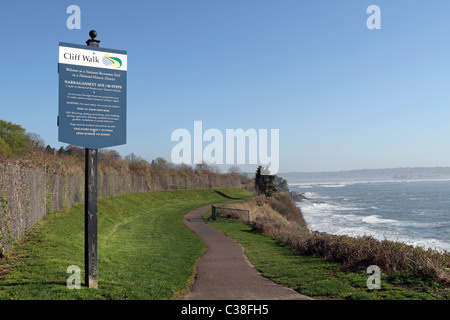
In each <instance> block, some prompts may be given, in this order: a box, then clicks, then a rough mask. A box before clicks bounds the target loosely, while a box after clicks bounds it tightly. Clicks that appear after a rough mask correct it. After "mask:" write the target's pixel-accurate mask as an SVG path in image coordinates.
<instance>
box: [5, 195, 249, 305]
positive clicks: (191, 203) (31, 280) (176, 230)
mask: <svg viewBox="0 0 450 320" xmlns="http://www.w3.org/2000/svg"><path fill="white" fill-rule="evenodd" d="M252 195H253V194H252V193H250V192H248V191H245V190H243V189H237V188H222V189H202V190H174V191H154V192H145V193H137V194H127V195H123V196H116V197H104V198H101V199H99V209H98V210H99V212H98V223H99V225H98V267H99V282H98V284H99V289H97V290H92V289H88V288H87V287H85V286H84V270H83V269H84V205H83V204H79V205H76V206H73V207H72V208H70V209H68V210H66V211H64V212H60V213H52V214H49V215H47V216H46V217H45V218H44V219H43V220H41V221H40V222H39V223H38V224H37V225H35V226H34V227H32V228H31V229H30V230H29V231H28V232H27V234H26V235H25V236H24V237H23V238H22V239H21V240H19V241H18V242H17V243H15V244H14V245H13V246H12V248H11V249H10V250H9V251H8V252H7V257H4V258H2V259H0V300H2V299H3V300H29V299H33V300H60V299H77V300H78V299H85V300H94V299H100V300H105V299H106V300H124V299H130V300H171V299H179V298H181V297H182V296H183V295H184V294H185V293H186V292H187V290H188V288H189V285H190V283H192V276H193V273H194V271H195V265H196V263H197V261H198V260H199V259H200V257H201V256H202V255H203V253H204V252H205V250H206V245H205V243H204V242H203V241H202V240H201V239H200V238H199V237H198V236H197V235H195V234H194V233H193V232H192V231H191V230H189V229H188V228H186V226H185V225H184V224H183V222H182V218H183V216H184V215H185V214H186V212H190V211H192V210H194V209H195V208H198V207H201V206H206V205H208V204H212V203H217V202H223V201H227V200H228V199H229V198H230V197H232V198H243V197H249V196H252ZM72 265H76V266H79V267H80V269H81V288H80V289H79V290H70V289H69V288H68V287H67V280H68V278H69V276H70V274H68V273H67V269H68V267H69V266H72Z"/></svg>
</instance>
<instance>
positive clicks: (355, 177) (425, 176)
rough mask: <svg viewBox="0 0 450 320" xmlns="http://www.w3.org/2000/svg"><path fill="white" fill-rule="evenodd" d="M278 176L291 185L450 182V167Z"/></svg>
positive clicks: (283, 174) (297, 173)
mask: <svg viewBox="0 0 450 320" xmlns="http://www.w3.org/2000/svg"><path fill="white" fill-rule="evenodd" d="M278 176H280V177H282V178H284V179H286V181H287V182H288V184H289V185H295V184H302V183H346V184H350V183H358V182H399V181H439V180H450V167H417V168H388V169H362V170H348V171H336V172H286V173H279V174H278Z"/></svg>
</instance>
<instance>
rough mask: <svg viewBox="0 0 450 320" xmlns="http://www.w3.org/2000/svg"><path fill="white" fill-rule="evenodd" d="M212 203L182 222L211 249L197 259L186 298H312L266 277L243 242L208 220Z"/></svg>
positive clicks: (189, 215)
mask: <svg viewBox="0 0 450 320" xmlns="http://www.w3.org/2000/svg"><path fill="white" fill-rule="evenodd" d="M209 208H210V206H205V207H201V208H198V209H196V210H193V211H191V212H189V213H188V214H187V215H185V216H184V219H183V222H184V224H185V225H186V226H187V227H189V228H190V229H191V230H192V231H193V232H195V233H196V234H197V235H198V236H199V237H200V238H201V239H202V240H203V241H205V243H206V245H207V247H208V249H207V251H206V252H205V254H204V255H203V256H202V258H201V259H200V260H199V262H198V266H197V274H196V277H195V281H194V284H193V286H192V288H191V292H189V293H188V294H186V295H185V296H184V297H183V299H185V300H211V299H212V300H312V298H309V297H307V296H304V295H302V294H299V293H297V292H296V291H294V290H292V289H290V288H287V287H284V286H282V285H278V284H275V283H274V282H272V281H270V280H269V279H267V278H264V277H263V276H262V275H261V274H260V273H259V272H258V271H257V270H256V269H255V268H254V267H253V266H252V265H251V263H250V262H249V261H248V259H247V257H246V256H245V254H244V250H243V248H242V246H241V245H240V244H238V243H237V242H235V241H234V240H231V239H230V238H228V237H226V236H224V235H223V234H222V233H220V232H219V231H217V230H215V229H213V228H211V227H210V226H208V225H206V224H205V220H204V219H202V214H203V213H204V212H205V211H206V210H208V209H209Z"/></svg>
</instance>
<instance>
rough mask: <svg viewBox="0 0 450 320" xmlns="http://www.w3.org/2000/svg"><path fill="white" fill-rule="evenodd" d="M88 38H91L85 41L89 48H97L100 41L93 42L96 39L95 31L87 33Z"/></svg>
mask: <svg viewBox="0 0 450 320" xmlns="http://www.w3.org/2000/svg"><path fill="white" fill-rule="evenodd" d="M89 36H90V37H91V39H89V40H88V41H86V44H87V45H88V46H91V47H98V46H99V44H100V40H95V38H96V37H97V31H95V30H91V31H89Z"/></svg>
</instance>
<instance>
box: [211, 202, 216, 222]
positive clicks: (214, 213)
mask: <svg viewBox="0 0 450 320" xmlns="http://www.w3.org/2000/svg"><path fill="white" fill-rule="evenodd" d="M211 217H212V218H213V220H216V207H215V206H213V205H211Z"/></svg>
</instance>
